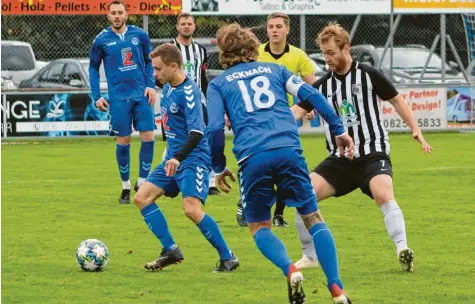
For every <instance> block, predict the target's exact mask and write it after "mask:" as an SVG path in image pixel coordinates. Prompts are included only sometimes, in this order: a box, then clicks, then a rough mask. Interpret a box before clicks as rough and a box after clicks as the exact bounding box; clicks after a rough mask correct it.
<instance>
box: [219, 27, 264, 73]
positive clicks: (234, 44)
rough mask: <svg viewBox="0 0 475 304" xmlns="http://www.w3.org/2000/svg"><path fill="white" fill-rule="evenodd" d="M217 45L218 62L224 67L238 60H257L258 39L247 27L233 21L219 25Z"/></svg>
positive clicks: (238, 61)
mask: <svg viewBox="0 0 475 304" xmlns="http://www.w3.org/2000/svg"><path fill="white" fill-rule="evenodd" d="M216 38H217V39H218V47H219V62H220V63H221V65H222V66H223V67H224V68H228V67H231V66H233V65H235V64H237V63H240V62H250V61H255V60H257V56H258V55H259V40H257V38H256V36H255V35H254V33H253V32H251V31H250V30H249V29H245V28H242V27H241V26H240V25H239V24H237V23H233V24H230V25H225V26H223V27H221V28H220V29H219V30H218V32H217V33H216Z"/></svg>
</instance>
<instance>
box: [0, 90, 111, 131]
mask: <svg viewBox="0 0 475 304" xmlns="http://www.w3.org/2000/svg"><path fill="white" fill-rule="evenodd" d="M104 97H107V95H105V96H104ZM1 119H2V120H1V123H2V125H1V129H2V137H11V136H13V137H17V136H18V137H20V136H74V135H108V134H109V120H110V116H109V113H108V112H101V111H99V110H98V109H97V108H96V106H95V105H94V102H93V99H92V96H91V94H88V93H87V92H84V93H69V92H68V93H58V92H56V93H55V92H45V93H40V92H36V93H33V94H31V93H22V92H16V93H13V92H12V93H3V94H2V105H1Z"/></svg>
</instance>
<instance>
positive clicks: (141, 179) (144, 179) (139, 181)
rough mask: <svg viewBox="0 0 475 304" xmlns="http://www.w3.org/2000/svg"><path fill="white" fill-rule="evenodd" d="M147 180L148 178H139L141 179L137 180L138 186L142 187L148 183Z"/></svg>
mask: <svg viewBox="0 0 475 304" xmlns="http://www.w3.org/2000/svg"><path fill="white" fill-rule="evenodd" d="M146 180H147V179H146V178H143V177H139V179H138V180H137V184H138V185H139V187H140V186H142V184H143V183H144V182H145V181H146Z"/></svg>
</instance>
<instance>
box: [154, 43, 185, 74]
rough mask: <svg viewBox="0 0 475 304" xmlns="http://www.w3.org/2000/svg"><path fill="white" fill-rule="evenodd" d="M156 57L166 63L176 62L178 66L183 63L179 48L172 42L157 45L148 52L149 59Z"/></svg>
mask: <svg viewBox="0 0 475 304" xmlns="http://www.w3.org/2000/svg"><path fill="white" fill-rule="evenodd" d="M156 57H160V59H162V61H163V63H165V64H166V65H170V64H172V63H176V64H177V65H178V66H179V67H180V68H181V66H182V65H183V62H182V59H181V53H180V50H179V49H178V48H177V47H176V45H174V44H172V43H164V44H161V45H159V46H157V47H156V48H155V49H154V50H153V51H152V52H151V53H150V58H151V59H153V58H156Z"/></svg>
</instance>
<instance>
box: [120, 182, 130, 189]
mask: <svg viewBox="0 0 475 304" xmlns="http://www.w3.org/2000/svg"><path fill="white" fill-rule="evenodd" d="M122 189H125V190H130V179H129V180H128V181H125V182H124V181H122Z"/></svg>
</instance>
